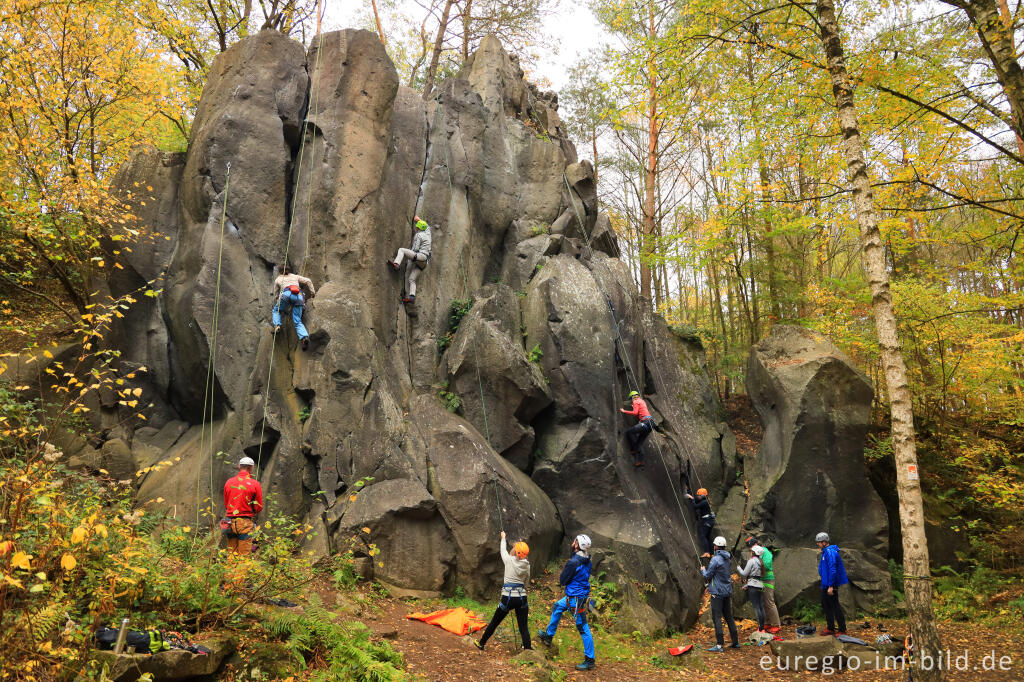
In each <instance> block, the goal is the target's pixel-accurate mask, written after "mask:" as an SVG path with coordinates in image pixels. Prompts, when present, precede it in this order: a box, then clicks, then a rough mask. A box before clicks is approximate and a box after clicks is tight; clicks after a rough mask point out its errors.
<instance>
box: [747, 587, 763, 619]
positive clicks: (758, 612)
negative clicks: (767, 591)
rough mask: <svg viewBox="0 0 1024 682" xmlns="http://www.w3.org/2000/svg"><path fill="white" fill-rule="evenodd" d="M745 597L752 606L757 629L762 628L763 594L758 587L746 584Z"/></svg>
mask: <svg viewBox="0 0 1024 682" xmlns="http://www.w3.org/2000/svg"><path fill="white" fill-rule="evenodd" d="M747 598H748V599H749V600H750V605H751V606H753V607H754V615H755V616H756V617H757V629H758V630H764V595H763V594H762V593H761V588H760V587H751V586H749V585H748V586H747Z"/></svg>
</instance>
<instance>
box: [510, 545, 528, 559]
mask: <svg viewBox="0 0 1024 682" xmlns="http://www.w3.org/2000/svg"><path fill="white" fill-rule="evenodd" d="M512 553H513V554H515V555H516V556H517V557H519V558H520V559H525V558H526V557H527V556H529V554H530V546H529V545H527V544H526V543H525V542H523V541H522V540H520V541H519V542H517V543H516V544H514V545H512Z"/></svg>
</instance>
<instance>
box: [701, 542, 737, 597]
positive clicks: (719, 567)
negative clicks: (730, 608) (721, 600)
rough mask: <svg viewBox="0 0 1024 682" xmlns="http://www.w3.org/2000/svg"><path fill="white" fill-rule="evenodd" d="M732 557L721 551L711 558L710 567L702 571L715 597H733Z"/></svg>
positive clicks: (709, 590)
mask: <svg viewBox="0 0 1024 682" xmlns="http://www.w3.org/2000/svg"><path fill="white" fill-rule="evenodd" d="M731 559H732V555H731V554H729V552H728V551H727V550H724V549H720V550H718V551H717V552H715V556H713V557H711V561H709V562H708V567H707V568H705V569H704V570H702V571H701V574H703V576H704V579H705V580H707V581H708V592H709V593H710V594H711V596H713V597H729V596H731V595H732V571H731V570H730V568H731V563H732V562H731Z"/></svg>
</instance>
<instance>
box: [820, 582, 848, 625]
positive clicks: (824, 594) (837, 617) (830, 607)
mask: <svg viewBox="0 0 1024 682" xmlns="http://www.w3.org/2000/svg"><path fill="white" fill-rule="evenodd" d="M821 608H822V609H823V610H824V611H825V622H826V623H827V624H828V629H829V630H834V631H837V632H846V616H845V615H843V607H842V606H840V605H839V588H838V587H833V588H832V594H829V593H828V588H824V589H822V591H821ZM837 625H838V626H839V629H838V630H836V627H835V626H837Z"/></svg>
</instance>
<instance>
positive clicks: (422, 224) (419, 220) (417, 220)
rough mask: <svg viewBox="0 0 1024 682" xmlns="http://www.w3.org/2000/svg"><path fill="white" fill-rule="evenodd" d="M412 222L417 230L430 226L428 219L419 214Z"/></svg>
mask: <svg viewBox="0 0 1024 682" xmlns="http://www.w3.org/2000/svg"><path fill="white" fill-rule="evenodd" d="M412 224H413V225H415V226H416V229H417V230H425V229H427V228H428V227H430V225H428V224H427V221H426V220H424V219H423V218H421V217H419V216H416V217H415V218H413V221H412Z"/></svg>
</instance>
